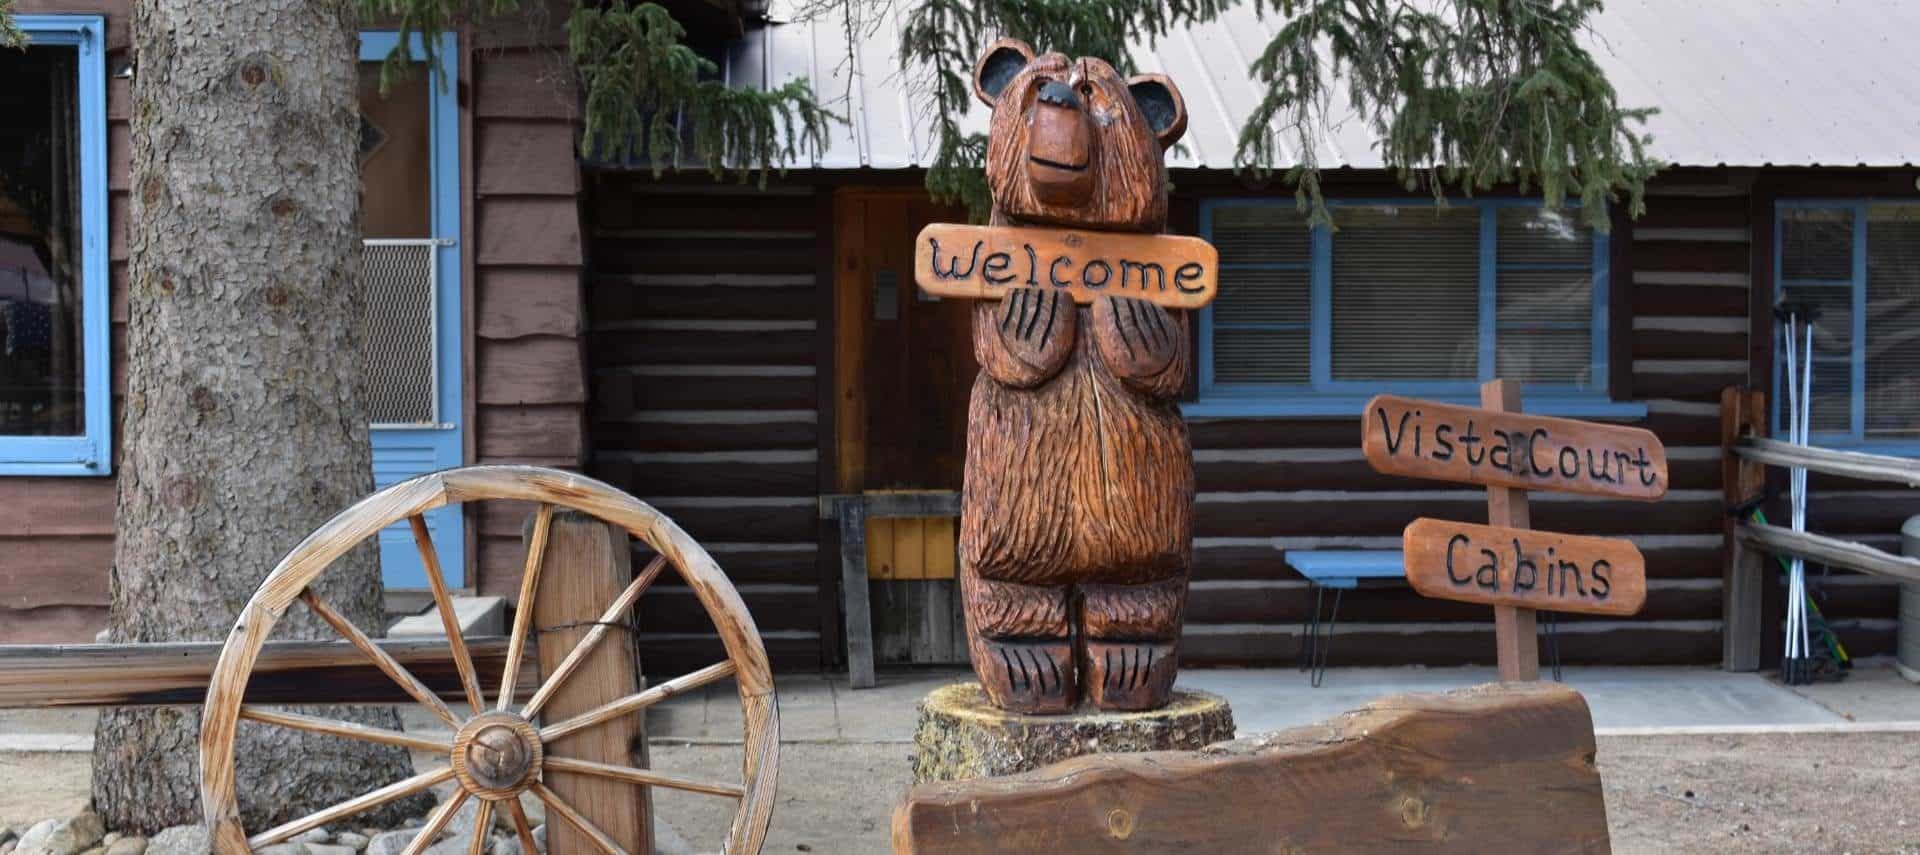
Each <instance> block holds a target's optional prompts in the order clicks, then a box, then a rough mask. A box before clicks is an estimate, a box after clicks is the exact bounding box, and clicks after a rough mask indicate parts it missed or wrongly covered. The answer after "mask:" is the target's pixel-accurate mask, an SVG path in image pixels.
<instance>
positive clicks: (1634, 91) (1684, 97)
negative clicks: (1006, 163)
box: [724, 0, 1920, 169]
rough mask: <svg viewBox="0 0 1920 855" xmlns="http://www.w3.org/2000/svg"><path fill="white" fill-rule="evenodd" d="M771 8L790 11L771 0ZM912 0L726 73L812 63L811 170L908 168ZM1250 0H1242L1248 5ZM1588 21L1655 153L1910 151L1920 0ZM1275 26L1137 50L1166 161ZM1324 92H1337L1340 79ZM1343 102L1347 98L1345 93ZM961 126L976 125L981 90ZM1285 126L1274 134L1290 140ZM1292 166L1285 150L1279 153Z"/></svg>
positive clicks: (1333, 137)
mask: <svg viewBox="0 0 1920 855" xmlns="http://www.w3.org/2000/svg"><path fill="white" fill-rule="evenodd" d="M772 5H773V7H774V8H773V9H772V10H771V11H770V15H771V17H773V18H774V19H776V20H777V19H779V18H780V17H782V14H781V9H780V8H779V7H780V6H781V5H782V4H781V3H779V2H777V1H776V2H775V3H773V4H772ZM907 5H908V4H906V3H891V4H885V7H886V9H887V13H888V15H889V17H888V18H887V19H884V20H882V21H880V22H878V24H877V26H874V27H873V28H872V29H871V31H870V32H862V33H856V34H854V39H853V40H854V41H855V42H856V46H857V49H856V50H855V51H854V52H853V54H852V57H851V62H849V56H848V52H847V44H848V41H849V36H848V33H847V26H846V22H845V21H844V20H843V19H840V18H838V17H829V16H820V17H814V18H811V19H805V20H797V21H792V22H790V23H771V24H769V25H767V26H765V27H763V28H761V29H758V30H752V31H749V32H748V33H747V35H746V37H745V38H743V39H742V40H740V41H738V42H736V43H735V44H734V45H732V46H731V48H730V49H729V51H728V55H727V57H726V62H725V65H724V74H725V77H726V80H727V83H728V84H729V85H732V86H738V87H751V88H760V89H764V88H769V87H772V86H779V85H781V84H784V83H786V82H787V81H789V80H792V79H795V78H805V79H807V80H808V81H810V82H811V83H812V85H813V88H814V91H815V92H816V93H817V94H819V95H820V96H821V97H822V99H823V100H825V101H827V102H829V104H830V108H831V109H832V110H833V111H834V112H836V113H838V114H840V115H842V116H844V117H846V118H847V120H848V121H847V123H846V124H840V125H836V126H835V127H834V128H833V133H832V142H831V145H830V146H829V147H828V149H827V150H826V151H825V152H824V153H823V154H822V155H821V156H820V157H818V158H814V159H812V160H811V162H796V163H793V164H790V165H791V166H794V167H798V168H808V167H812V168H819V169H857V168H862V167H867V168H874V169H905V168H912V167H920V166H925V165H926V164H927V163H928V162H930V161H931V160H932V157H933V154H934V143H933V126H932V122H931V121H930V119H929V118H928V117H929V115H930V112H931V108H930V106H929V104H930V101H929V100H928V98H927V97H926V95H925V93H924V91H923V90H922V91H915V90H916V89H918V88H919V86H922V85H924V84H923V83H922V82H921V81H924V80H925V76H924V75H919V74H914V75H903V74H902V72H901V71H900V63H899V58H898V54H897V52H896V51H897V48H898V44H899V28H900V26H901V25H902V24H904V23H905V19H906V10H905V8H904V7H906V6H907ZM1249 5H1250V4H1249ZM1591 23H1592V32H1591V33H1590V34H1589V35H1588V37H1587V43H1588V45H1589V48H1590V49H1591V50H1593V51H1594V55H1595V56H1596V57H1597V58H1598V59H1599V60H1600V63H1601V65H1602V66H1603V67H1604V68H1605V69H1606V71H1607V76H1608V79H1610V80H1611V81H1612V82H1613V84H1614V86H1615V88H1616V90H1617V91H1618V93H1619V102H1620V103H1621V104H1622V105H1623V106H1629V107H1649V106H1650V107H1657V108H1659V110H1660V112H1659V114H1657V115H1655V116H1654V117H1653V118H1651V119H1650V120H1648V122H1647V124H1646V126H1645V130H1646V132H1647V133H1650V134H1652V135H1653V147H1652V152H1653V154H1654V155H1655V156H1657V157H1659V158H1661V159H1662V160H1665V161H1667V162H1669V163H1672V164H1676V165H1681V166H1718V165H1727V166H1762V165H1781V166H1786V165H1792V166H1812V165H1820V166H1898V165H1910V164H1912V163H1914V162H1915V161H1917V160H1920V157H1916V151H1920V90H1916V88H1915V87H1914V85H1913V83H1912V70H1913V67H1914V65H1915V50H1914V44H1913V43H1912V42H1911V41H1910V39H1912V38H1913V37H1914V34H1915V33H1920V2H1912V0H1902V1H1901V2H1885V0H1612V2H1609V3H1608V4H1607V8H1606V11H1605V12H1603V13H1601V14H1600V15H1598V16H1596V17H1595V19H1594V20H1593V21H1592V22H1591ZM1279 27H1280V19H1279V18H1278V17H1276V16H1272V15H1269V16H1267V17H1266V18H1264V19H1262V18H1260V17H1257V16H1256V15H1254V13H1253V11H1252V10H1251V9H1250V8H1248V6H1241V7H1238V8H1236V9H1234V10H1232V11H1230V12H1228V13H1227V14H1226V15H1224V16H1222V17H1221V18H1219V19H1217V20H1215V21H1213V22H1211V23H1208V24H1205V25H1202V26H1197V27H1193V28H1190V29H1188V30H1185V31H1179V32H1175V33H1172V34H1170V35H1168V36H1167V37H1166V38H1163V39H1161V40H1160V41H1159V42H1158V43H1157V44H1156V45H1153V46H1152V47H1148V46H1145V45H1135V46H1134V48H1133V50H1132V51H1131V53H1132V56H1133V59H1134V64H1135V66H1136V67H1138V68H1139V69H1140V70H1141V71H1158V72H1162V73H1165V74H1167V75H1169V76H1170V77H1172V78H1173V80H1174V82H1175V83H1176V84H1177V85H1179V86H1180V88H1181V92H1182V93H1183V94H1184V95H1185V96H1186V102H1187V110H1188V113H1189V127H1188V131H1187V135H1186V137H1185V138H1184V139H1183V140H1182V147H1181V148H1177V149H1175V150H1174V151H1172V152H1169V154H1168V157H1167V165H1168V166H1170V167H1175V168H1201V169H1231V168H1232V167H1233V153H1234V147H1235V143H1236V141H1237V139H1238V137H1239V128H1240V124H1241V122H1242V121H1243V120H1244V118H1245V116H1246V115H1247V114H1248V112H1249V111H1250V110H1251V108H1252V106H1253V105H1254V104H1255V103H1256V101H1257V99H1258V97H1259V88H1258V86H1257V84H1255V83H1254V82H1253V81H1252V80H1251V79H1250V78H1249V76H1248V74H1247V67H1248V65H1249V63H1250V62H1251V61H1252V60H1253V59H1254V58H1255V57H1256V56H1258V55H1259V52H1260V51H1261V50H1262V49H1264V47H1265V46H1266V44H1267V42H1268V41H1269V40H1271V39H1272V37H1273V35H1274V33H1276V32H1277V31H1278V29H1279ZM1333 89H1334V91H1336V92H1340V91H1342V90H1341V88H1340V87H1334V88H1333ZM1337 102H1338V103H1342V104H1344V95H1341V96H1339V99H1338V101H1337ZM965 126H966V127H967V129H968V130H984V129H985V127H986V109H985V108H984V107H982V106H981V105H979V104H978V103H975V104H974V105H973V110H972V112H971V113H969V114H968V116H967V119H966V122H965ZM1284 138H1285V137H1283V139H1284ZM1318 155H1319V162H1320V164H1321V166H1322V167H1323V168H1338V167H1353V168H1378V167H1380V166H1382V163H1381V162H1380V157H1379V153H1378V151H1377V150H1376V149H1375V148H1374V146H1373V135H1372V134H1371V132H1370V131H1369V130H1368V129H1367V128H1366V126H1365V124H1364V123H1363V122H1361V121H1360V120H1359V119H1358V118H1349V119H1346V120H1343V121H1336V122H1335V123H1334V127H1332V128H1330V129H1329V131H1328V132H1327V133H1326V134H1324V135H1323V137H1322V138H1321V139H1320V140H1319V142H1318ZM1280 165H1282V166H1284V165H1285V164H1280Z"/></svg>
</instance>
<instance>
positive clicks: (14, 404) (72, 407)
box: [0, 15, 113, 475]
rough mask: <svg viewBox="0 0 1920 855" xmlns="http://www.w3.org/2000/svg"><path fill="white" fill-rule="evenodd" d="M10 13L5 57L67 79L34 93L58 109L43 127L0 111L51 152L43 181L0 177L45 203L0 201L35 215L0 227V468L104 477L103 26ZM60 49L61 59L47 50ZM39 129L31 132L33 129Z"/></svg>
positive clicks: (107, 424) (96, 19)
mask: <svg viewBox="0 0 1920 855" xmlns="http://www.w3.org/2000/svg"><path fill="white" fill-rule="evenodd" d="M13 21H14V24H15V25H16V26H17V27H19V28H20V30H21V31H22V32H23V33H25V35H26V38H27V44H28V49H27V51H25V52H13V51H9V52H8V53H9V61H14V62H35V63H36V65H35V66H34V67H35V68H43V69H45V70H47V73H48V74H49V75H58V76H60V77H64V75H66V74H68V73H71V74H72V76H73V88H72V89H71V90H66V91H65V92H64V94H58V93H55V94H48V95H47V96H46V98H47V99H48V101H49V103H50V104H52V103H58V106H57V107H55V108H53V109H47V110H46V111H45V112H44V113H42V115H43V116H45V117H46V119H47V121H46V122H45V123H44V124H43V125H42V124H36V123H34V122H33V117H32V116H28V115H20V114H18V113H12V112H10V114H9V115H8V116H7V120H6V121H7V124H8V125H9V126H10V127H9V128H8V132H7V134H6V138H7V140H8V142H7V144H8V145H24V146H28V147H33V146H39V145H41V143H44V144H45V146H44V148H46V149H48V150H50V151H51V152H52V154H49V155H47V161H46V164H47V168H46V169H45V170H44V172H43V173H36V175H35V177H36V178H45V179H46V181H45V183H44V184H42V185H41V186H40V187H38V188H30V187H23V186H21V184H20V183H16V182H9V184H10V185H13V186H15V187H16V188H17V189H19V190H20V191H21V192H22V193H23V194H29V195H30V194H34V193H36V192H38V193H44V194H45V195H44V197H43V198H44V200H45V201H43V202H42V204H40V205H35V204H34V203H33V202H31V201H28V202H26V203H22V200H21V199H8V200H6V201H7V203H8V204H7V206H8V207H10V208H13V209H14V210H15V211H16V212H20V211H25V212H26V213H25V214H24V215H23V216H22V217H20V218H19V219H24V220H26V221H28V222H32V221H34V220H36V219H39V220H44V221H46V223H45V224H42V225H40V226H35V227H30V228H29V231H32V232H35V234H22V235H14V234H0V268H6V269H0V325H4V326H5V328H6V332H4V333H0V370H3V371H0V374H4V376H0V475H109V474H112V471H113V468H112V449H113V438H112V428H113V419H112V392H111V385H110V383H111V379H110V378H111V375H110V374H109V372H108V358H109V352H110V347H109V336H110V331H109V326H108V325H109V317H108V315H109V311H108V306H109V296H108V290H107V286H108V274H107V269H108V268H107V240H108V234H107V80H106V51H105V44H104V38H105V32H106V26H105V22H104V21H103V20H102V19H101V17H100V16H98V15H16V16H14V19H13ZM69 50H70V51H71V52H72V53H71V55H70V58H69V57H68V56H58V55H56V54H52V53H48V52H49V51H69ZM38 57H46V58H47V59H46V60H45V61H44V62H42V61H40V60H38V59H37V58H38ZM55 57H57V58H55ZM69 59H70V62H69ZM68 69H71V71H70V72H69V71H68ZM50 90H51V87H49V91H50ZM56 116H59V117H62V118H56ZM41 127H45V128H47V130H46V131H45V133H44V135H43V138H42V137H35V131H36V130H38V129H39V128H41ZM30 137H34V138H35V139H39V140H40V142H34V141H32V140H29V138H30ZM12 160H14V161H15V162H19V161H20V160H21V159H20V158H13V159H12ZM56 160H64V161H65V164H64V166H60V165H55V163H56ZM4 192H5V191H0V194H3V193H4ZM36 207H39V208H41V209H43V211H45V212H46V213H43V214H40V215H36V213H35V211H34V209H35V208H36ZM76 209H77V210H76ZM56 234H57V235H58V237H51V236H52V235H56ZM9 274H11V275H9ZM75 297H77V298H78V299H77V305H75V299H74V298H75ZM75 339H77V341H76V340H75ZM75 344H77V345H78V348H77V351H76V348H75V347H74V345H75ZM75 357H77V359H76V358H75ZM76 363H77V364H76ZM76 378H77V379H78V381H79V382H78V384H77V385H78V386H79V388H78V389H75V388H73V387H74V386H75V385H76V384H75V383H74V379H76Z"/></svg>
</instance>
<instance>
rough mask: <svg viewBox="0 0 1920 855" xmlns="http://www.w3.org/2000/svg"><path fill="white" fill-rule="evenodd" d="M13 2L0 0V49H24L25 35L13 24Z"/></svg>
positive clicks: (11, 0)
mask: <svg viewBox="0 0 1920 855" xmlns="http://www.w3.org/2000/svg"><path fill="white" fill-rule="evenodd" d="M13 5H14V0H0V48H20V49H22V50H24V49H26V46H27V34H26V33H23V32H20V28H19V27H17V26H15V25H14V23H13V15H14V11H13Z"/></svg>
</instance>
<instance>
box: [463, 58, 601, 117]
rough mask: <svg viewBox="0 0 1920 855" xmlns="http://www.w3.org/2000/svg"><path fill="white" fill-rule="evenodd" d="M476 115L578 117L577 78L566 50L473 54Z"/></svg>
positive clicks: (474, 109)
mask: <svg viewBox="0 0 1920 855" xmlns="http://www.w3.org/2000/svg"><path fill="white" fill-rule="evenodd" d="M473 66H474V69H473V71H474V86H473V90H474V99H473V105H474V106H473V112H474V116H475V118H477V119H489V118H508V119H577V118H579V117H580V96H579V88H578V87H579V84H578V83H577V78H576V75H575V72H574V70H573V65H572V64H571V63H569V62H568V61H567V56H566V53H565V52H564V51H557V50H547V49H542V48H534V49H530V50H497V51H480V52H476V53H475V54H474V63H473Z"/></svg>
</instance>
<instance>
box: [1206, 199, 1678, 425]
mask: <svg viewBox="0 0 1920 855" xmlns="http://www.w3.org/2000/svg"><path fill="white" fill-rule="evenodd" d="M1332 207H1333V212H1334V221H1335V223H1336V225H1335V227H1333V228H1328V227H1326V226H1315V227H1313V228H1311V229H1308V228H1307V227H1306V225H1305V220H1304V218H1303V217H1302V216H1300V215H1299V214H1297V212H1295V203H1294V201H1293V200H1292V199H1290V198H1288V199H1249V200H1242V199H1213V200H1208V201H1206V202H1204V203H1203V204H1202V206H1201V214H1200V217H1201V232H1202V234H1203V235H1204V236H1206V237H1207V238H1208V239H1209V240H1210V241H1212V242H1213V243H1214V244H1215V246H1216V247H1218V248H1219V249H1220V251H1221V262H1220V269H1221V286H1220V291H1221V297H1220V298H1219V299H1218V300H1217V301H1216V302H1215V303H1214V304H1213V305H1212V306H1210V307H1208V308H1207V309H1205V310H1202V311H1201V312H1200V314H1199V319H1198V342H1199V381H1200V382H1199V386H1200V389H1199V400H1198V401H1197V402H1192V403H1188V404H1187V405H1186V406H1185V407H1184V408H1183V409H1184V410H1185V412H1186V413H1187V415H1189V416H1193V417H1202V418H1204V417H1234V416H1303V417H1311V416H1348V415H1352V414H1354V413H1357V412H1359V410H1360V408H1361V406H1362V404H1363V403H1364V402H1365V400H1366V399H1367V398H1368V397H1370V396H1372V395H1375V394H1379V393H1382V392H1394V393H1400V394H1409V395H1420V396H1423V397H1428V398H1435V399H1440V400H1457V401H1461V402H1466V403H1474V402H1477V401H1478V386H1479V384H1480V383H1482V382H1484V381H1486V380H1489V379H1492V378H1493V377H1494V376H1496V374H1499V375H1502V376H1518V377H1522V378H1523V379H1525V380H1526V382H1527V385H1526V392H1527V397H1526V404H1527V409H1528V410H1529V411H1533V412H1552V413H1557V414H1562V415H1570V416H1586V417H1638V416H1641V415H1644V414H1645V412H1646V409H1645V407H1644V406H1643V405H1639V404H1633V403H1627V402H1613V401H1610V400H1608V399H1607V396H1606V394H1607V393H1606V390H1607V380H1608V378H1607V372H1608V359H1607V340H1608V325H1609V318H1608V311H1607V307H1608V295H1607V290H1608V279H1609V276H1608V273H1609V271H1608V258H1609V255H1608V244H1607V237H1606V235H1604V234H1599V233H1594V232H1591V231H1590V230H1588V229H1586V228H1585V227H1584V226H1580V225H1579V224H1578V223H1577V217H1576V216H1575V215H1574V214H1573V213H1569V212H1560V213H1558V214H1557V215H1556V214H1549V213H1547V212H1545V211H1544V210H1543V209H1542V206H1541V205H1540V203H1539V202H1537V201H1531V200H1520V199H1511V200H1507V199H1489V200H1468V201H1454V202H1451V203H1450V204H1448V205H1447V206H1445V207H1444V208H1440V209H1437V210H1436V208H1435V203H1433V202H1432V201H1430V200H1418V199H1415V200H1342V201H1337V202H1334V203H1333V204H1332ZM1411 212H1421V213H1422V214H1423V216H1421V217H1420V218H1418V219H1416V218H1415V217H1414V216H1411V215H1410V213H1411ZM1250 223H1251V224H1253V225H1251V226H1250V225H1249V224H1250ZM1542 224H1545V226H1547V227H1549V228H1550V229H1551V230H1554V234H1553V235H1549V237H1555V236H1557V239H1555V240H1548V241H1541V240H1537V239H1536V237H1538V236H1537V235H1536V236H1529V235H1528V234H1527V230H1529V229H1531V230H1535V231H1538V230H1539V229H1540V228H1541V227H1542ZM1402 227H1404V228H1402ZM1502 234H1507V235H1508V236H1509V237H1508V245H1507V246H1505V247H1503V246H1502V243H1501V241H1502V238H1501V235H1502ZM1403 248H1404V251H1402V250H1403ZM1407 276H1418V277H1420V286H1421V288H1422V289H1425V291H1426V293H1428V294H1433V293H1442V295H1443V297H1444V302H1446V303H1447V305H1445V306H1441V307H1435V306H1427V307H1421V306H1418V305H1400V304H1401V303H1402V302H1403V301H1410V300H1411V299H1412V297H1413V295H1414V294H1415V293H1416V289H1413V288H1409V287H1405V285H1404V284H1403V283H1404V282H1406V281H1407V280H1406V279H1405V277H1407ZM1336 279H1338V280H1340V281H1339V282H1336ZM1503 288H1504V293H1503ZM1236 292H1239V295H1246V294H1252V295H1255V296H1254V298H1253V299H1251V300H1249V299H1246V298H1244V297H1243V298H1241V299H1238V300H1236V296H1238V295H1236ZM1569 295H1573V296H1574V299H1572V300H1571V301H1569V300H1568V299H1566V298H1567V297H1568V296H1569ZM1436 324H1439V325H1444V326H1448V327H1449V329H1448V330H1445V331H1443V332H1444V334H1438V335H1436V334H1434V331H1433V330H1432V329H1431V327H1433V326H1434V325H1436ZM1423 336H1424V337H1423ZM1503 340H1505V341H1508V342H1510V344H1509V345H1508V346H1507V347H1505V348H1504V349H1503V348H1502V347H1501V342H1502V341H1503ZM1569 345H1570V346H1569Z"/></svg>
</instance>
